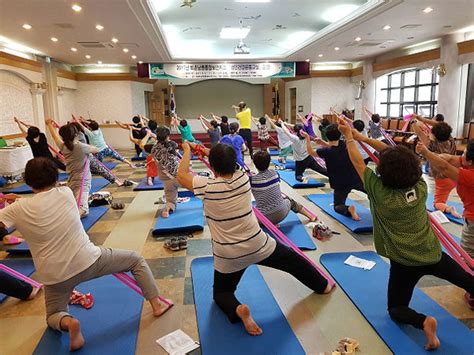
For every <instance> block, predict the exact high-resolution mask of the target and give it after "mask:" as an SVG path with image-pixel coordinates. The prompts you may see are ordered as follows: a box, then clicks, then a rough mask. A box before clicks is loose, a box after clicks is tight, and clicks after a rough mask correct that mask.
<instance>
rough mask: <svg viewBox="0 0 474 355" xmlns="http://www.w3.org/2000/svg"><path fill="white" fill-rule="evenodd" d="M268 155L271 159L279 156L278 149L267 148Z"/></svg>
mask: <svg viewBox="0 0 474 355" xmlns="http://www.w3.org/2000/svg"><path fill="white" fill-rule="evenodd" d="M267 152H268V154H270V155H271V156H272V157H274V156H276V155H279V154H280V149H276V148H268V149H267Z"/></svg>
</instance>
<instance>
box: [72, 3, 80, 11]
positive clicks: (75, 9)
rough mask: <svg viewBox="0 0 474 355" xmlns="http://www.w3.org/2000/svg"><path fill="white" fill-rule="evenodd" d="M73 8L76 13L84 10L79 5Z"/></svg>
mask: <svg viewBox="0 0 474 355" xmlns="http://www.w3.org/2000/svg"><path fill="white" fill-rule="evenodd" d="M71 8H72V9H73V10H74V11H76V12H81V10H82V7H80V6H79V5H77V4H74V5H72V7H71Z"/></svg>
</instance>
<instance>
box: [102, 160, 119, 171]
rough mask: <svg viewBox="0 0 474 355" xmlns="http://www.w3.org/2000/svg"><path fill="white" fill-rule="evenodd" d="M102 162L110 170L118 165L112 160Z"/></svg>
mask: <svg viewBox="0 0 474 355" xmlns="http://www.w3.org/2000/svg"><path fill="white" fill-rule="evenodd" d="M102 164H104V165H105V167H106V168H107V169H109V170H113V169H114V168H115V167H116V166H117V163H114V162H111V161H104V162H102Z"/></svg>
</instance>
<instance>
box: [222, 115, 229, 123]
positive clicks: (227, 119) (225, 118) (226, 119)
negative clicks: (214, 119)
mask: <svg viewBox="0 0 474 355" xmlns="http://www.w3.org/2000/svg"><path fill="white" fill-rule="evenodd" d="M221 121H222V122H224V123H227V122H228V121H229V118H228V117H227V116H221Z"/></svg>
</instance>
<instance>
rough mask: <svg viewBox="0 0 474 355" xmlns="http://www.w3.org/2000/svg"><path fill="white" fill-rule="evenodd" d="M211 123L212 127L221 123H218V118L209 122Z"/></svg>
mask: <svg viewBox="0 0 474 355" xmlns="http://www.w3.org/2000/svg"><path fill="white" fill-rule="evenodd" d="M209 124H210V125H211V126H212V127H214V128H217V127H219V123H217V121H216V120H211V122H209Z"/></svg>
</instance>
